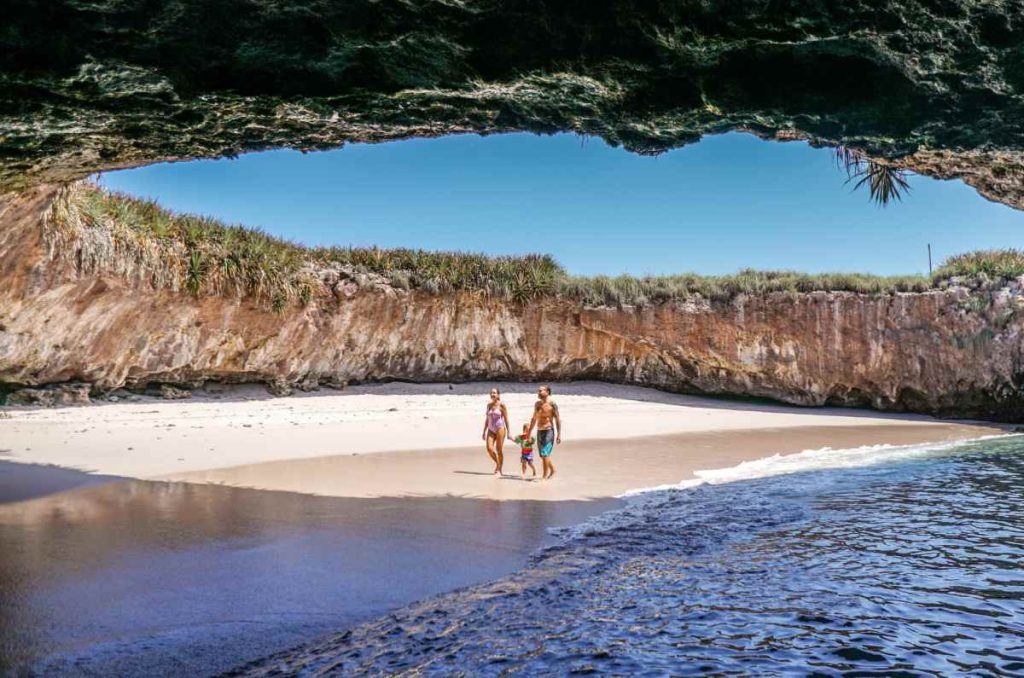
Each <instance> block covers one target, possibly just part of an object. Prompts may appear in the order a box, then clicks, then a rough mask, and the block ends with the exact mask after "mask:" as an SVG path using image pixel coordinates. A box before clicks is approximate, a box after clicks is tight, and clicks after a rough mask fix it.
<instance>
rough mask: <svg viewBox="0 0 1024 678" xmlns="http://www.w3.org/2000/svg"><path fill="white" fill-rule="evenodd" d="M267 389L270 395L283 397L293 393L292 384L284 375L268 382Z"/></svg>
mask: <svg viewBox="0 0 1024 678" xmlns="http://www.w3.org/2000/svg"><path fill="white" fill-rule="evenodd" d="M266 387H267V391H269V392H270V395H273V396H277V397H278V398H283V397H284V396H290V395H291V394H292V385H291V384H290V383H289V382H288V380H287V379H285V378H284V377H275V378H274V379H270V380H269V381H267V382H266Z"/></svg>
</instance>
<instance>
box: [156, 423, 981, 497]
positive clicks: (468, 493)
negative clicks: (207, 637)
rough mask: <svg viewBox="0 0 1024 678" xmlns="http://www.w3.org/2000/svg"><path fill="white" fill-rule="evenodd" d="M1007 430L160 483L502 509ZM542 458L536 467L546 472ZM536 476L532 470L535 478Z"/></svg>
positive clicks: (288, 466)
mask: <svg viewBox="0 0 1024 678" xmlns="http://www.w3.org/2000/svg"><path fill="white" fill-rule="evenodd" d="M998 432H1001V431H997V430H993V429H990V428H987V427H981V426H974V425H965V424H933V425H929V426H920V425H908V424H902V423H891V424H872V425H866V426H849V425H848V426H802V427H791V428H761V429H734V430H728V431H700V432H689V433H675V434H666V435H651V436H640V437H636V438H633V439H628V440H626V439H591V440H582V441H566V442H563V444H562V445H559V446H557V447H556V451H555V453H554V455H553V456H552V459H553V460H554V461H555V464H556V468H557V469H558V473H557V475H556V478H555V479H554V480H552V481H542V480H527V481H525V482H524V481H523V479H522V478H521V477H520V462H519V453H518V451H517V450H515V449H514V448H513V449H512V452H513V453H512V454H509V453H508V450H507V451H506V455H505V456H506V459H505V475H504V476H503V477H501V478H495V477H494V476H492V475H491V473H490V471H489V467H490V464H491V462H490V460H489V459H488V458H486V456H485V455H484V452H483V451H482V450H481V449H478V448H477V447H462V448H442V449H428V450H402V451H389V452H379V453H374V454H365V455H359V454H356V455H332V456H323V457H313V458H304V459H289V460H279V461H269V462H261V463H256V464H246V465H240V466H233V467H225V468H218V469H211V470H202V471H193V472H184V473H172V474H168V475H165V476H161V477H158V478H155V480H164V481H170V482H187V483H195V484H201V485H206V484H211V485H217V486H226V487H235V488H249V489H257V490H265V491H276V492H296V493H305V494H312V495H316V496H323V497H344V498H360V499H380V498H410V497H416V498H429V497H460V498H467V499H487V500H499V501H544V502H564V501H593V500H604V499H616V498H620V497H622V496H624V495H627V494H630V493H634V492H637V491H643V490H645V489H649V488H657V487H664V486H673V485H678V484H680V483H684V482H688V481H694V480H696V479H697V474H698V473H699V472H705V471H707V472H713V471H720V470H723V469H728V468H732V467H734V466H737V465H740V464H744V463H750V462H756V461H762V460H765V459H767V458H769V457H774V456H788V455H793V454H797V453H800V452H805V451H809V450H821V449H823V448H830V449H833V450H845V449H850V448H858V447H864V446H874V445H891V446H904V445H919V444H930V443H936V444H942V443H948V442H956V441H961V440H968V439H972V438H979V437H982V436H986V435H992V434H994V433H998ZM534 457H535V463H534V465H535V467H537V468H538V473H539V469H540V463H539V460H538V459H536V454H535V455H534ZM527 473H529V470H528V471H527Z"/></svg>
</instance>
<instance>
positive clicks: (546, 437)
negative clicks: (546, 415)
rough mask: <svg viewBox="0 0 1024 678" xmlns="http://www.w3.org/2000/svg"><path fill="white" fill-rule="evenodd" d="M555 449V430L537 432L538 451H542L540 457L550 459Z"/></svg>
mask: <svg viewBox="0 0 1024 678" xmlns="http://www.w3.org/2000/svg"><path fill="white" fill-rule="evenodd" d="M554 448H555V429H554V428H544V429H539V430H538V431H537V449H539V450H540V456H542V457H550V456H551V452H552V451H553V450H554Z"/></svg>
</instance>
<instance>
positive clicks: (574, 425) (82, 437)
mask: <svg viewBox="0 0 1024 678" xmlns="http://www.w3.org/2000/svg"><path fill="white" fill-rule="evenodd" d="M491 385H492V384H491V383H483V382H479V383H465V384H447V383H440V384H408V383H396V382H393V383H388V384H379V385H366V386H357V387H352V388H350V389H346V390H344V391H340V392H331V393H308V394H297V395H294V396H292V397H289V398H270V397H268V396H267V395H266V394H265V392H264V393H262V394H259V393H258V392H257V391H256V390H254V389H244V388H243V389H237V390H236V391H234V392H232V393H231V394H230V395H229V396H227V397H218V396H204V397H201V398H195V399H191V400H174V401H168V400H158V399H145V400H142V401H140V402H131V403H123V402H122V403H111V404H109V405H103V406H101V407H98V408H97V407H92V406H90V407H81V408H61V409H24V410H22V409H17V408H5V410H4V411H5V412H7V413H8V414H9V415H10V416H9V418H4V419H0V441H2V442H0V454H2V455H3V458H4V459H5V460H6V461H11V462H20V463H32V464H44V465H55V466H60V467H63V468H67V469H74V470H78V471H84V472H89V473H100V474H106V475H114V476H121V477H129V478H141V479H147V478H148V479H156V478H161V479H167V478H177V477H180V476H181V475H182V474H193V473H198V472H202V471H214V470H218V469H225V468H235V467H242V466H250V465H255V464H261V463H273V462H287V461H297V460H303V459H315V458H323V457H333V456H357V455H358V456H364V455H371V454H372V455H376V454H378V453H387V454H388V455H394V454H405V453H407V452H411V451H427V450H432V451H435V452H441V453H445V452H448V451H462V452H466V451H470V450H473V449H474V448H475V449H477V450H478V453H479V455H480V457H481V458H484V459H485V458H486V457H485V453H484V451H483V443H482V442H481V441H480V431H481V429H482V421H483V410H484V405H485V403H486V395H485V394H486V393H487V391H488V390H489V388H490V386H491ZM499 386H500V387H501V388H502V390H503V400H504V401H505V402H506V404H507V406H508V408H509V412H510V418H511V420H512V421H511V423H512V424H513V431H514V432H515V433H517V432H518V429H519V428H520V427H521V424H522V423H524V422H526V421H528V420H529V417H530V415H531V414H532V408H533V403H534V401H535V395H534V393H535V389H536V386H535V385H534V384H522V383H503V384H499ZM553 388H554V393H553V396H552V397H553V399H554V400H555V401H556V402H558V403H559V405H560V407H561V410H562V417H563V423H564V424H565V435H563V439H564V445H563V446H561V447H559V448H558V450H562V451H565V452H568V451H569V450H571V449H573V448H575V447H576V446H578V445H579V444H581V443H583V442H587V443H588V444H589V443H593V444H596V445H598V446H606V445H607V442H608V441H615V440H618V441H626V440H628V441H630V443H631V444H633V443H635V442H636V441H639V440H643V439H646V438H648V437H651V436H669V435H685V434H699V433H702V434H711V433H721V434H725V433H728V432H731V431H740V430H748V431H749V430H768V429H784V430H788V431H794V432H795V431H801V430H804V429H810V428H820V427H851V428H856V429H858V430H864V431H872V432H873V434H877V435H874V437H872V438H871V439H870V441H869V440H868V439H866V438H864V437H863V436H861V435H858V436H857V439H858V440H865V442H860V443H857V444H867V442H871V441H873V442H875V443H879V442H887V441H886V439H885V436H886V435H887V433H886V432H885V431H884V430H883V429H887V428H890V427H893V426H900V427H906V428H908V430H909V429H910V428H913V429H915V430H921V431H922V432H925V431H927V430H933V431H934V432H935V433H938V432H939V430H940V429H941V427H954V428H955V427H968V428H969V429H970V430H972V431H977V432H978V433H977V435H984V433H985V432H995V431H1005V430H1007V428H1006V426H1004V425H999V424H991V423H985V422H961V421H950V420H939V419H934V418H932V417H929V416H925V415H902V414H892V413H882V412H875V411H870V410H855V409H844V408H800V407H796V406H787V405H776V404H766V403H758V402H748V401H733V400H724V399H714V398H705V397H699V396H689V395H677V394H671V393H666V392H663V391H657V390H654V389H650V388H644V387H636V386H621V385H612V384H605V383H600V382H573V383H564V384H560V383H555V384H553ZM261 390H262V389H261ZM936 427H939V428H936ZM927 435H931V434H927ZM927 435H926V436H925V437H923V438H921V439H919V440H915V441H914V442H925V441H927V440H928V438H927ZM824 446H830V447H840V446H849V445H845V444H844V442H843V441H842V440H839V439H837V440H834V441H829V440H824V439H823V438H820V437H819V438H818V439H816V440H808V442H807V444H806V446H805V447H804V448H802V449H806V448H808V447H824ZM792 451H800V450H792ZM462 452H460V454H462ZM510 452H511V454H509V453H510ZM555 454H556V465H557V464H558V461H557V458H562V457H564V456H565V455H564V454H561V453H560V452H559V451H556V453H555ZM506 458H507V462H506V472H508V471H511V470H515V471H518V468H517V467H518V450H516V449H515V448H514V445H512V444H511V441H509V443H508V444H507V446H506ZM712 461H713V460H712ZM509 462H511V465H510V466H509ZM535 463H537V460H535ZM467 470H475V469H474V468H468V469H467ZM484 470H486V469H484ZM563 477H565V476H563ZM681 479H682V478H677V479H676V481H675V482H678V481H679V480H681ZM556 482H558V481H556ZM399 489H400V488H399Z"/></svg>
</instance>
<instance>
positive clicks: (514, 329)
mask: <svg viewBox="0 0 1024 678" xmlns="http://www.w3.org/2000/svg"><path fill="white" fill-rule="evenodd" d="M57 192H58V191H57V189H55V188H53V187H48V186H41V187H37V188H34V189H32V190H31V191H28V192H26V193H24V194H22V195H21V196H19V197H16V198H15V197H11V196H8V197H7V198H6V199H4V200H2V204H0V210H2V212H0V223H2V224H3V227H2V228H0V280H2V281H3V285H2V287H0V382H2V383H3V384H5V385H6V387H7V388H8V389H13V388H20V387H25V386H35V385H45V384H51V385H52V384H64V385H68V384H74V383H84V384H87V385H88V387H89V389H91V390H92V392H93V393H94V394H96V393H101V392H106V391H110V390H112V389H116V388H118V387H122V386H128V387H131V388H143V387H145V386H147V385H173V386H180V387H196V386H198V385H200V384H203V383H204V382H208V381H212V382H253V381H258V382H264V383H266V384H268V386H270V387H271V388H272V390H274V391H276V392H279V393H284V392H287V391H288V389H290V388H293V387H299V388H307V389H308V388H316V387H318V386H319V385H320V384H325V385H332V386H341V385H344V384H345V383H351V382H357V381H378V380H388V379H403V380H415V381H437V380H452V381H455V380H468V379H495V380H501V379H517V380H538V379H551V380H572V379H599V380H604V381H610V382H622V383H631V384H642V385H648V386H654V387H657V388H661V389H666V390H671V391H684V392H696V393H710V394H728V395H743V396H762V397H766V398H773V399H776V400H780V401H784V402H789V403H797V404H803V405H823V404H839V405H866V406H870V407H875V408H879V409H883V410H897V411H914V412H928V413H935V414H940V415H956V416H975V417H983V418H990V419H998V420H1007V421H1015V420H1020V419H1021V418H1022V415H1024V395H1022V391H1021V386H1022V385H1024V355H1022V353H1024V341H1022V340H1024V334H1022V332H1024V313H1022V309H1024V290H1022V288H1021V285H1020V284H1019V283H1017V282H1014V283H1012V284H1009V285H1007V284H1002V285H999V286H990V287H987V288H986V287H980V288H978V289H973V290H972V289H967V288H965V287H957V286H953V287H949V288H947V289H944V290H941V291H940V290H936V291H932V292H924V293H898V294H879V295H866V294H855V293H839V292H817V293H809V294H787V293H774V294H767V295H746V294H740V295H737V296H735V297H734V298H733V299H732V300H731V301H728V302H724V301H716V302H711V301H708V300H705V299H701V298H699V297H698V298H694V299H691V300H689V301H686V302H677V303H672V304H661V305H655V306H647V307H644V308H630V307H625V308H608V307H603V308H587V307H584V306H582V305H581V304H579V303H577V302H572V301H568V300H565V299H560V298H557V297H551V298H547V299H544V300H541V301H538V302H535V303H530V304H525V305H524V304H516V303H512V302H510V301H507V300H502V299H497V298H494V297H490V296H487V295H482V294H470V293H460V294H450V295H433V294H428V293H425V292H417V291H404V290H397V289H393V288H389V287H386V286H382V285H379V284H373V285H363V284H360V282H359V281H357V280H353V281H351V283H350V285H349V286H347V287H345V286H343V287H345V289H346V290H348V291H347V292H346V293H345V294H341V295H338V296H331V297H330V298H324V297H321V296H315V297H314V298H312V299H311V300H310V301H309V302H308V303H306V304H305V305H302V306H294V307H293V306H289V307H287V308H285V309H279V310H277V311H274V310H272V309H270V308H268V307H267V306H266V305H265V304H262V305H261V304H257V303H253V302H251V301H246V300H243V299H238V298H234V297H228V296H222V295H212V296H203V297H199V298H196V297H193V296H191V295H189V294H186V293H183V292H176V291H170V290H166V289H159V288H157V287H154V286H153V285H152V284H151V283H150V282H147V281H146V280H145V279H143V278H140V277H139V276H134V275H129V274H127V273H126V272H125V271H123V270H115V268H114V267H111V268H110V269H109V270H106V271H104V270H97V268H96V266H95V265H91V266H90V265H87V262H85V261H83V256H84V253H86V252H88V249H87V248H86V247H84V246H83V244H82V243H78V244H77V245H76V244H75V243H74V242H67V241H63V242H61V244H60V246H59V247H57V246H55V245H54V242H55V240H54V235H53V233H52V232H51V231H52V228H53V225H52V224H51V223H50V220H49V218H48V215H49V214H50V210H51V205H52V202H53V200H54V196H55V195H57ZM76 394H77V395H80V392H76V391H74V389H73V388H72V396H73V397H77V395H76Z"/></svg>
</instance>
